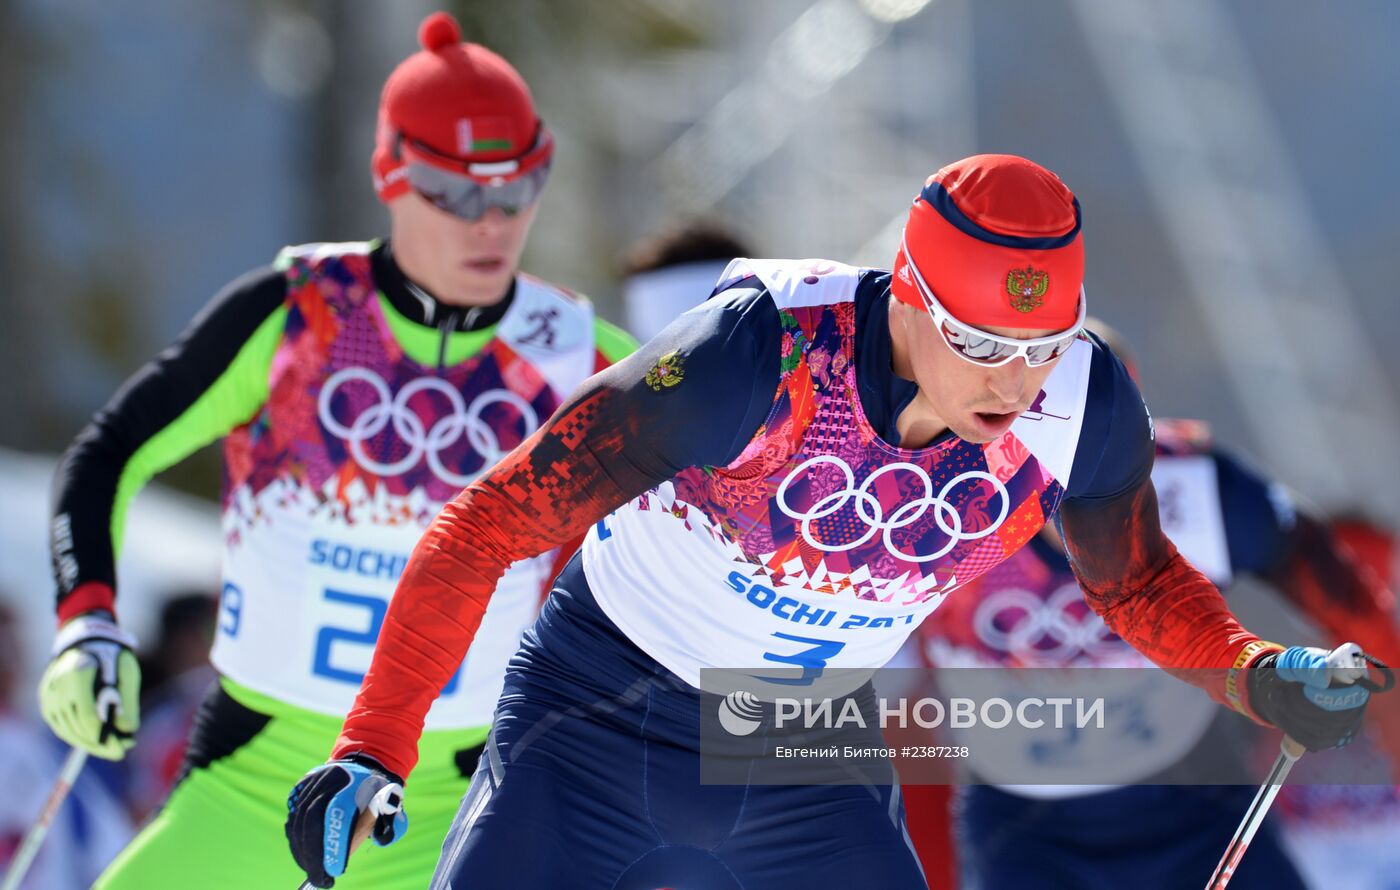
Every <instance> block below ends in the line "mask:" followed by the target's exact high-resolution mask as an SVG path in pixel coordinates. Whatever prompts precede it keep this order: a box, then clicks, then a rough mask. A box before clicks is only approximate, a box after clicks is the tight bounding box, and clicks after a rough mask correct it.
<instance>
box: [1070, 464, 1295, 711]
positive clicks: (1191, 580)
mask: <svg viewBox="0 0 1400 890" xmlns="http://www.w3.org/2000/svg"><path fill="white" fill-rule="evenodd" d="M1060 525H1061V530H1062V532H1063V534H1064V539H1065V546H1066V548H1067V549H1068V551H1069V555H1070V561H1071V564H1072V566H1073V568H1074V573H1075V575H1076V576H1077V577H1078V579H1079V585H1080V587H1082V588H1083V589H1084V596H1085V598H1086V599H1087V600H1088V602H1089V604H1090V605H1091V606H1092V607H1093V608H1094V611H1096V612H1098V613H1099V615H1101V616H1103V619H1104V623H1106V624H1107V625H1108V626H1109V628H1110V629H1112V630H1113V632H1114V633H1116V634H1118V636H1120V637H1122V638H1123V639H1125V640H1127V641H1128V643H1129V644H1131V645H1132V646H1133V648H1135V649H1137V650H1138V651H1139V652H1141V653H1142V654H1143V655H1145V656H1147V657H1148V658H1149V659H1151V660H1152V661H1153V662H1154V663H1155V664H1157V665H1158V666H1159V667H1161V668H1163V669H1165V670H1166V671H1168V672H1170V673H1172V674H1173V675H1175V676H1178V677H1180V678H1181V679H1183V680H1186V681H1187V682H1189V683H1192V684H1193V685H1196V686H1199V687H1201V688H1202V689H1204V690H1205V691H1206V692H1207V693H1209V694H1210V696H1211V698H1213V699H1215V700H1216V701H1218V702H1220V703H1222V704H1225V705H1228V706H1229V707H1232V708H1235V709H1237V710H1239V711H1241V712H1242V713H1245V714H1248V715H1250V716H1254V715H1252V714H1250V712H1249V710H1248V709H1247V702H1245V701H1244V696H1245V689H1244V684H1243V683H1238V684H1237V683H1236V682H1235V681H1236V676H1237V673H1238V671H1239V669H1241V668H1245V667H1248V666H1249V665H1250V664H1251V663H1252V662H1253V661H1255V660H1256V659H1257V658H1258V657H1259V656H1261V655H1264V654H1265V653H1267V652H1269V651H1270V650H1277V649H1281V648H1283V647H1281V646H1277V645H1275V644H1273V643H1265V642H1264V641H1262V640H1260V639H1259V638H1258V637H1256V636H1255V635H1254V634H1251V633H1250V632H1249V631H1247V630H1245V629H1244V628H1243V627H1241V626H1240V623H1239V622H1238V621H1236V620H1235V616H1234V615H1232V614H1231V613H1230V609H1229V607H1228V606H1226V605H1225V599H1224V597H1222V596H1221V595H1220V591H1219V590H1218V589H1216V587H1215V585H1214V584H1212V583H1210V581H1209V580H1207V578H1206V576H1205V575H1202V574H1201V573H1200V572H1199V571H1197V570H1196V569H1195V568H1194V567H1192V565H1191V564H1190V563H1188V562H1187V561H1186V559H1185V558H1184V557H1182V555H1181V554H1180V553H1178V552H1177V550H1176V547H1175V546H1174V545H1173V544H1172V543H1171V541H1170V540H1168V539H1167V536H1166V535H1165V534H1163V533H1162V528H1161V525H1160V524H1159V521H1158V512H1157V492H1156V490H1155V489H1154V488H1153V487H1152V480H1151V479H1146V480H1144V481H1143V482H1142V483H1141V484H1139V485H1138V486H1137V487H1136V488H1135V489H1133V490H1130V491H1128V492H1125V493H1124V494H1123V495H1120V496H1118V497H1115V498H1112V499H1111V500H1108V501H1101V502H1089V503H1081V502H1079V501H1076V500H1073V499H1071V500H1067V501H1066V502H1065V505H1064V507H1063V508H1062V509H1061V511H1060Z"/></svg>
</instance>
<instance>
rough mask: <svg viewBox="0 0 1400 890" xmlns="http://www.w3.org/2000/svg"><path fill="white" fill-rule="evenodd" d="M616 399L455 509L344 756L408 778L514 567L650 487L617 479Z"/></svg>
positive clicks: (581, 413) (555, 430)
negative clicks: (601, 424)
mask: <svg viewBox="0 0 1400 890" xmlns="http://www.w3.org/2000/svg"><path fill="white" fill-rule="evenodd" d="M616 398H617V395H616V394H615V393H612V392H609V391H608V390H606V389H598V390H595V391H593V392H592V393H589V394H588V395H586V396H585V397H583V398H581V399H579V400H577V401H575V402H573V403H572V404H570V405H568V406H566V407H565V408H563V409H561V411H560V412H559V413H558V414H556V415H555V416H554V417H553V418H552V419H551V420H550V422H549V424H548V425H546V426H545V427H544V428H542V429H540V430H539V431H538V432H536V433H535V434H534V435H533V436H532V437H531V438H530V439H529V440H527V441H526V442H525V443H524V444H523V445H521V446H520V447H519V448H517V449H516V450H515V451H513V452H511V454H509V455H508V456H507V457H506V458H505V459H503V460H502V461H501V462H500V463H499V464H497V465H496V467H495V468H494V469H493V470H492V471H491V472H490V473H488V474H487V475H485V476H483V477H482V478H481V479H479V480H478V481H477V482H475V483H473V484H472V485H471V486H469V487H468V488H466V489H464V490H463V491H462V492H461V493H460V494H459V495H457V497H456V498H454V499H453V500H452V501H450V502H449V503H448V504H447V505H446V506H445V507H443V509H442V512H441V513H439V514H438V516H437V518H436V519H434V520H433V522H432V524H431V525H430V526H429V527H428V530H427V532H426V533H425V534H424V535H423V537H422V538H421V539H419V541H418V545H417V546H416V547H414V549H413V554H412V555H411V557H410V558H409V561H408V566H407V567H406V568H405V569H404V573H403V576H402V577H401V578H400V579H399V585H398V589H397V590H396V591H395V593H394V597H393V599H392V600H391V601H390V603H389V611H388V614H387V615H386V616H385V619H384V627H383V630H382V631H381V632H380V635H379V642H378V643H377V644H376V645H375V648H374V659H373V661H372V662H371V663H370V668H369V672H368V673H367V674H366V675H365V680H364V683H363V684H362V685H361V687H360V692H359V695H357V696H356V698H355V703H354V705H353V706H352V707H351V709H350V713H349V714H348V715H347V716H346V719H345V725H344V727H343V728H342V730H341V733H340V738H339V739H337V741H336V745H335V749H334V750H333V751H332V752H331V757H332V758H338V757H343V756H345V755H346V754H349V753H352V752H356V751H359V752H364V753H367V754H371V755H372V756H374V757H375V758H377V759H378V760H379V761H380V762H381V763H383V764H384V765H385V766H386V767H388V768H389V769H390V770H393V771H394V772H395V773H397V774H398V775H400V776H404V777H407V776H408V774H409V772H410V771H412V769H413V766H414V764H415V763H416V762H417V760H418V737H419V736H420V735H421V734H422V731H423V719H424V717H425V716H426V715H427V713H428V708H429V707H430V706H431V705H432V703H433V700H434V699H435V698H437V694H438V690H440V689H442V687H443V686H444V685H446V684H447V681H448V680H449V679H450V678H451V676H452V673H453V672H454V671H455V670H456V669H457V666H458V665H460V664H461V663H462V659H463V657H465V655H466V653H467V649H468V647H469V646H470V645H471V641H472V638H473V637H474V636H475V635H476V630H477V628H478V627H479V626H480V624H481V618H482V616H483V615H484V614H485V613H486V604H487V601H488V600H489V599H490V598H491V594H492V592H493V591H494V590H495V588H496V582H497V581H498V580H500V577H501V575H502V574H504V573H505V570H506V567H507V566H509V565H510V564H511V563H513V562H516V561H517V560H521V559H525V558H527V557H531V556H536V555H538V554H540V553H543V552H544V551H546V550H548V549H550V548H551V547H555V546H558V545H560V544H563V543H565V542H567V541H569V540H570V539H572V538H575V537H578V536H580V535H582V534H583V533H584V532H585V531H586V530H587V528H588V526H589V525H591V524H593V523H594V522H597V521H598V520H599V519H601V518H602V517H603V516H606V515H607V514H608V513H609V512H611V511H612V510H613V509H615V508H616V507H617V506H619V505H620V504H622V503H623V502H624V501H626V500H628V499H629V498H631V497H633V496H635V495H637V494H639V493H641V492H642V491H645V490H646V489H647V488H648V487H650V485H651V484H652V483H651V481H650V480H649V479H643V478H639V477H638V476H637V475H636V474H625V475H624V476H623V477H622V478H616V477H614V476H613V475H612V474H610V472H609V469H610V468H613V467H614V466H615V465H616V464H617V463H618V457H619V456H620V453H621V452H622V450H623V449H622V445H623V441H624V433H623V431H622V430H618V429H611V430H608V429H599V428H598V424H597V419H598V417H599V416H600V414H601V413H604V412H602V411H600V409H601V408H603V407H604V406H605V405H606V404H607V402H608V401H609V400H610V399H612V400H615V399H616ZM613 413H616V412H613Z"/></svg>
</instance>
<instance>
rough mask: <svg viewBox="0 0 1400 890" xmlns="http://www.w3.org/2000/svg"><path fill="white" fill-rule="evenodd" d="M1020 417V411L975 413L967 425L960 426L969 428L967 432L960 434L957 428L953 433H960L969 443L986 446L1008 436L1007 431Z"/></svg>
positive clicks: (969, 418)
mask: <svg viewBox="0 0 1400 890" xmlns="http://www.w3.org/2000/svg"><path fill="white" fill-rule="evenodd" d="M1020 416H1021V412H1020V411H1007V412H1005V413H996V412H991V411H975V412H973V413H972V415H971V416H969V417H968V419H967V421H966V422H965V423H963V424H960V426H965V427H967V431H966V432H960V431H959V430H957V429H956V428H955V429H954V430H953V432H955V433H958V434H959V436H961V437H962V438H963V439H965V440H967V441H968V442H976V443H977V444H979V445H984V444H986V443H988V442H992V441H995V440H996V439H1000V438H1001V437H1002V436H1004V435H1006V433H1007V431H1008V430H1010V429H1011V425H1012V424H1014V423H1015V422H1016V418H1018V417H1020Z"/></svg>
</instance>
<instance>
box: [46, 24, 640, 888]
mask: <svg viewBox="0 0 1400 890" xmlns="http://www.w3.org/2000/svg"><path fill="white" fill-rule="evenodd" d="M419 38H420V41H421V43H422V50H421V51H420V52H418V53H416V54H414V55H413V56H411V57H409V58H408V59H407V60H406V61H404V62H403V63H402V64H401V65H400V66H399V67H398V68H397V69H396V70H395V71H394V73H393V74H392V75H391V76H390V77H389V80H388V82H387V83H386V84H385V86H384V91H383V96H382V99H381V103H380V114H379V128H378V134H377V140H376V146H375V151H374V158H373V172H374V183H375V188H376V190H377V191H378V193H379V196H380V198H381V199H382V200H383V201H384V202H385V204H386V205H387V207H388V210H389V219H390V232H391V234H390V237H389V238H387V239H385V240H382V241H374V242H367V243H357V244H309V245H302V246H299V247H289V248H287V249H285V250H283V251H282V253H281V255H280V256H279V257H278V258H277V260H276V262H275V263H274V264H273V265H272V266H270V267H265V268H262V269H258V270H256V271H254V272H251V273H249V274H248V275H245V276H244V277H242V278H240V279H238V280H237V281H235V282H233V283H232V284H230V285H229V286H228V287H227V288H225V289H224V291H223V292H222V293H220V294H219V295H218V296H217V297H215V299H214V300H213V302H212V303H210V305H209V306H208V308H206V309H205V310H204V312H203V313H202V314H200V315H199V316H198V317H197V318H196V319H195V320H194V322H193V324H192V326H191V327H190V328H189V330H188V331H186V333H185V334H184V335H183V337H182V338H181V339H180V340H179V341H178V342H176V343H175V345H173V346H172V347H171V348H170V349H168V350H167V351H165V352H164V353H162V354H161V355H160V357H159V358H157V359H156V360H155V361H154V362H152V363H151V364H149V365H147V366H146V367H145V368H143V369H142V370H141V371H139V372H138V373H137V374H136V376H135V377H133V378H132V379H131V380H130V381H129V382H128V383H127V384H126V385H125V386H124V387H123V388H122V389H121V390H120V391H119V392H118V393H117V395H116V396H115V397H114V398H113V400H112V401H111V403H109V404H108V406H107V407H106V408H104V409H103V410H102V412H101V413H99V414H98V416H97V417H96V418H95V419H94V421H93V423H92V424H91V425H90V426H89V427H88V428H87V429H86V430H85V431H84V432H83V433H82V434H81V435H80V436H79V437H78V439H77V440H76V441H75V442H74V444H73V446H72V448H70V450H69V452H68V454H67V456H66V458H65V460H64V462H63V465H62V468H61V469H60V471H59V474H58V479H57V497H56V504H55V514H54V519H53V530H54V537H53V545H54V564H55V566H56V571H57V576H58V583H59V597H58V617H59V620H60V624H61V627H60V630H59V634H58V638H57V641H56V643H55V645H54V652H55V658H54V661H53V663H52V664H51V666H50V667H49V669H48V671H47V672H46V674H45V677H44V680H43V685H42V689H41V696H42V703H43V712H44V715H45V717H46V718H47V719H48V721H49V723H50V725H51V726H52V727H53V728H54V730H55V732H57V733H58V734H59V735H60V736H61V737H62V738H63V739H64V740H65V741H67V742H69V743H70V744H72V745H75V746H79V747H82V748H85V749H87V750H88V751H90V752H91V753H93V754H96V755H98V756H101V757H107V758H110V759H118V758H120V757H121V756H122V755H123V754H124V753H125V751H126V749H127V748H128V747H130V746H131V744H132V736H133V734H134V733H135V731H136V728H137V720H138V712H137V690H138V686H139V677H138V675H137V668H136V661H135V659H134V658H133V657H132V654H131V650H132V649H133V648H134V646H135V643H134V641H133V640H132V638H131V637H130V635H129V634H128V633H126V632H125V631H124V630H122V629H121V628H120V627H119V626H118V625H117V623H116V617H115V614H116V605H115V594H114V590H115V587H116V578H115V573H114V569H113V564H114V561H115V554H116V551H117V549H118V547H119V545H120V540H121V527H122V518H123V516H124V513H125V509H126V505H127V503H128V502H129V500H130V498H131V496H132V495H133V494H135V493H136V491H137V490H138V489H139V488H140V487H141V485H142V484H143V483H144V482H145V481H146V480H147V479H148V478H150V477H151V476H152V475H153V474H155V473H157V472H159V471H160V470H162V469H164V468H165V467H168V466H170V465H171V464H174V463H176V462H177V461H179V460H181V459H182V458H184V457H185V456H186V455H188V454H190V453H191V452H193V451H195V450H196V449H198V448H200V447H202V446H203V445H206V444H208V443H209V442H212V441H214V440H215V439H218V438H220V437H222V438H223V440H224V442H223V448H224V458H225V487H224V492H223V511H224V522H223V524H224V530H225V536H226V541H227V548H226V550H225V559H224V586H223V596H222V602H221V612H220V618H219V623H218V630H217V633H216V638H215V642H214V649H213V654H212V660H213V662H214V665H215V666H216V667H217V668H218V670H219V673H220V680H219V683H218V685H216V686H215V687H214V689H213V691H212V693H211V695H210V697H209V698H208V700H207V701H206V702H205V704H204V706H203V709H202V711H201V712H200V714H199V716H198V718H197V720H196V724H195V726H194V729H193V733H192V735H191V738H190V743H189V750H188V754H187V758H186V762H185V765H184V768H183V779H182V781H181V782H180V783H179V784H178V785H177V786H176V788H175V789H174V791H173V792H172V794H171V796H170V799H169V801H168V803H167V804H166V805H165V807H164V809H163V810H162V811H161V813H160V814H159V815H158V816H157V817H156V818H155V820H154V821H153V822H152V823H151V824H150V825H149V826H148V827H147V828H146V830H145V831H144V832H142V834H141V835H140V837H139V838H138V839H137V840H136V841H135V842H134V843H133V844H132V845H131V846H130V847H129V848H128V849H127V850H126V851H125V853H123V855H122V856H121V857H119V858H118V859H117V860H116V861H115V862H114V863H113V865H112V866H111V868H110V869H109V870H108V872H107V873H106V875H105V876H104V877H103V878H102V880H100V881H99V882H98V886H100V887H104V888H126V887H131V888H150V887H163V886H171V885H172V884H177V883H180V884H183V883H191V882H192V883H197V884H199V885H200V886H204V887H278V886H282V887H293V886H295V885H296V882H297V881H299V880H300V878H301V875H300V871H299V869H298V868H297V866H296V865H295V864H294V863H293V861H292V859H291V857H290V856H289V855H288V852H287V847H286V844H285V842H284V841H283V838H282V836H281V834H282V824H283V821H284V819H285V816H286V806H285V804H284V800H285V794H286V789H287V787H288V786H290V785H291V784H292V783H294V782H295V781H296V780H297V778H299V777H300V776H301V775H302V773H303V772H304V771H305V769H306V765H307V763H308V762H315V761H319V760H321V759H322V758H324V757H325V754H326V752H327V751H329V750H330V748H331V746H332V743H333V742H334V739H335V737H336V733H337V732H338V730H339V727H340V725H341V721H342V719H343V718H344V717H345V715H346V713H347V711H348V710H349V708H350V705H351V703H352V700H353V698H354V694H355V691H356V690H357V689H358V688H359V686H360V682H361V680H362V679H363V677H364V672H365V669H366V668H367V667H368V666H369V662H370V653H371V651H372V649H373V646H374V643H375V638H376V636H377V635H378V633H379V629H380V625H381V624H382V622H383V619H384V614H385V610H386V609H387V606H388V602H389V598H390V597H391V596H392V595H393V593H394V586H395V583H396V581H397V579H398V575H399V573H400V572H401V571H402V570H403V567H404V565H405V564H406V563H407V561H408V556H409V553H410V551H411V549H412V547H413V544H414V542H415V541H417V539H418V537H419V535H420V534H421V533H422V531H423V529H424V528H425V527H426V526H427V524H428V522H429V521H430V520H431V519H432V517H433V516H434V515H435V514H436V513H437V511H438V510H439V508H440V507H441V506H442V504H443V503H444V502H445V501H447V500H448V499H449V498H451V497H452V495H454V494H455V493H456V492H457V491H458V490H460V489H461V488H462V486H464V485H466V484H468V483H470V482H471V481H472V480H473V479H475V478H477V477H479V476H480V475H482V474H483V473H484V472H486V471H487V470H489V469H490V468H491V466H492V465H493V464H494V463H495V462H496V461H497V460H498V459H499V458H500V457H501V456H502V455H504V454H506V453H507V452H509V451H510V450H511V449H512V448H514V447H516V446H517V445H518V444H519V443H520V442H522V441H524V440H525V439H526V438H528V437H529V436H530V435H531V434H533V433H534V432H535V431H536V430H537V429H538V428H539V427H540V426H541V425H542V424H543V423H544V422H545V421H546V420H547V419H548V418H549V416H550V415H551V414H552V413H553V412H554V411H555V410H556V409H557V408H558V407H559V405H560V404H561V403H562V401H563V399H564V398H565V397H566V396H567V395H568V394H569V393H570V392H571V391H573V390H574V388H575V387H577V386H578V385H579V384H580V383H581V382H582V381H583V380H584V379H586V378H587V377H589V376H590V375H592V374H593V373H594V372H595V371H597V370H599V369H601V368H603V367H606V366H607V365H608V364H609V363H610V362H612V361H614V360H616V359H618V358H620V357H621V356H622V355H624V354H626V353H627V352H629V351H630V349H631V348H632V347H633V346H634V344H633V343H632V342H631V341H630V338H628V337H627V336H626V335H624V334H622V333H621V332H620V331H618V330H616V329H614V328H612V327H611V326H609V325H607V324H605V323H604V322H602V321H601V320H599V319H597V318H596V317H595V315H594V312H593V309H592V306H591V305H590V303H589V302H588V301H587V300H586V299H585V298H583V297H580V296H578V295H576V294H574V293H571V292H569V291H567V290H564V289H563V288H560V287H557V286H555V285H552V284H548V283H546V282H544V281H540V280H539V279H536V278H533V277H530V276H528V275H526V274H524V273H522V272H520V271H518V264H519V260H520V255H521V252H522V250H523V249H524V246H525V240H526V236H527V234H528V232H529V229H530V224H531V222H532V221H533V220H534V217H535V212H536V208H537V206H538V203H537V202H538V199H539V197H540V193H541V190H542V189H543V187H544V184H545V180H546V178H547V176H548V172H549V166H550V161H551V158H552V155H553V150H554V142H553V138H552V137H551V135H550V132H549V130H548V128H546V127H545V125H544V124H543V122H542V121H541V120H540V118H539V116H538V114H537V113H536V111H535V107H534V103H533V101H532V99H531V96H530V92H529V89H528V88H527V87H526V85H525V82H524V81H523V80H522V79H521V77H520V75H519V74H518V73H517V72H516V71H515V69H514V68H512V67H511V66H510V64H509V63H507V62H506V61H505V60H504V59H502V58H501V57H500V56H498V55H496V54H495V53H493V52H491V51H490V50H488V49H486V48H485V47H482V46H478V45H476V44H471V43H462V42H461V35H460V33H459V31H458V27H457V23H456V22H455V21H453V20H452V19H451V18H450V17H449V16H447V15H445V14H442V13H438V14H436V15H433V16H430V17H429V18H428V19H426V20H425V21H424V22H423V24H422V27H421V29H420V32H419ZM549 550H550V548H546V551H541V553H540V554H537V555H535V556H533V557H531V558H528V559H524V560H520V561H518V562H517V563H516V564H515V565H514V566H512V567H511V569H510V571H509V572H507V573H506V574H505V576H504V578H503V579H502V580H501V584H500V586H499V589H498V594H499V595H498V596H497V597H496V598H495V600H494V601H493V602H492V604H491V607H490V609H488V610H484V617H483V619H482V621H483V629H482V632H481V634H480V635H479V637H478V639H479V645H478V646H477V647H476V648H475V649H474V650H473V652H472V658H471V659H470V661H466V662H464V661H463V660H462V659H458V661H457V664H455V665H454V666H453V668H452V670H451V671H449V672H448V673H449V676H448V677H447V678H445V679H444V680H443V682H441V683H439V684H437V688H436V689H435V690H434V692H435V694H436V693H439V692H440V693H441V695H440V697H438V700H437V703H436V704H435V705H434V707H433V708H432V711H431V713H429V714H427V731H426V732H425V733H424V734H423V736H422V738H421V740H419V739H418V738H417V735H416V733H415V742H416V745H415V747H416V751H417V756H418V758H419V759H420V760H421V761H422V770H421V772H420V776H421V779H422V781H419V782H415V786H414V787H415V805H416V806H415V816H416V819H417V825H416V828H417V829H418V830H417V831H415V837H413V838H410V839H409V840H408V841H407V842H406V843H405V844H403V845H401V847H400V848H399V849H398V850H396V855H394V856H382V857H374V856H368V857H366V861H364V862H363V863H359V864H358V865H359V867H358V868H357V874H356V877H355V878H354V879H352V880H351V882H350V884H349V886H367V887H376V888H379V887H404V888H408V887H414V888H419V887H422V886H423V878H424V876H425V875H426V874H427V873H429V872H430V871H431V869H432V866H433V863H434V862H435V861H436V860H437V856H438V849H439V846H440V844H441V841H442V836H443V834H444V833H445V832H446V830H447V827H448V825H449V824H450V821H451V816H452V813H453V812H454V811H455V809H456V806H457V803H458V802H459V801H460V799H461V796H462V793H463V792H464V791H465V790H466V787H467V784H468V781H469V779H470V776H471V773H472V771H473V770H474V769H475V765H476V758H477V755H478V753H479V751H480V749H481V745H482V742H483V741H484V739H485V738H486V733H487V727H488V725H489V724H490V722H491V714H492V709H493V708H494V706H495V703H496V698H497V696H498V695H499V693H500V690H501V685H502V678H503V675H504V670H505V663H506V660H507V659H508V658H509V657H510V655H511V654H512V653H513V652H514V651H515V647H516V645H517V643H518V641H519V637H520V633H521V631H522V630H523V628H524V627H525V626H526V625H527V624H528V623H529V621H530V620H531V619H532V618H533V617H534V614H535V611H536V607H537V605H538V602H539V598H540V593H541V589H542V586H543V585H544V584H546V583H547V582H548V581H549V579H550V578H551V577H552V576H553V571H552V569H553V565H552V555H551V553H549V552H547V551H549ZM420 716H421V715H420ZM420 800H421V801H422V802H423V804H424V806H417V804H418V802H419V801H420ZM420 833H421V838H419V837H417V835H419V834H420ZM380 839H381V841H387V840H388V839H389V838H387V837H381V838H380Z"/></svg>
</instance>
